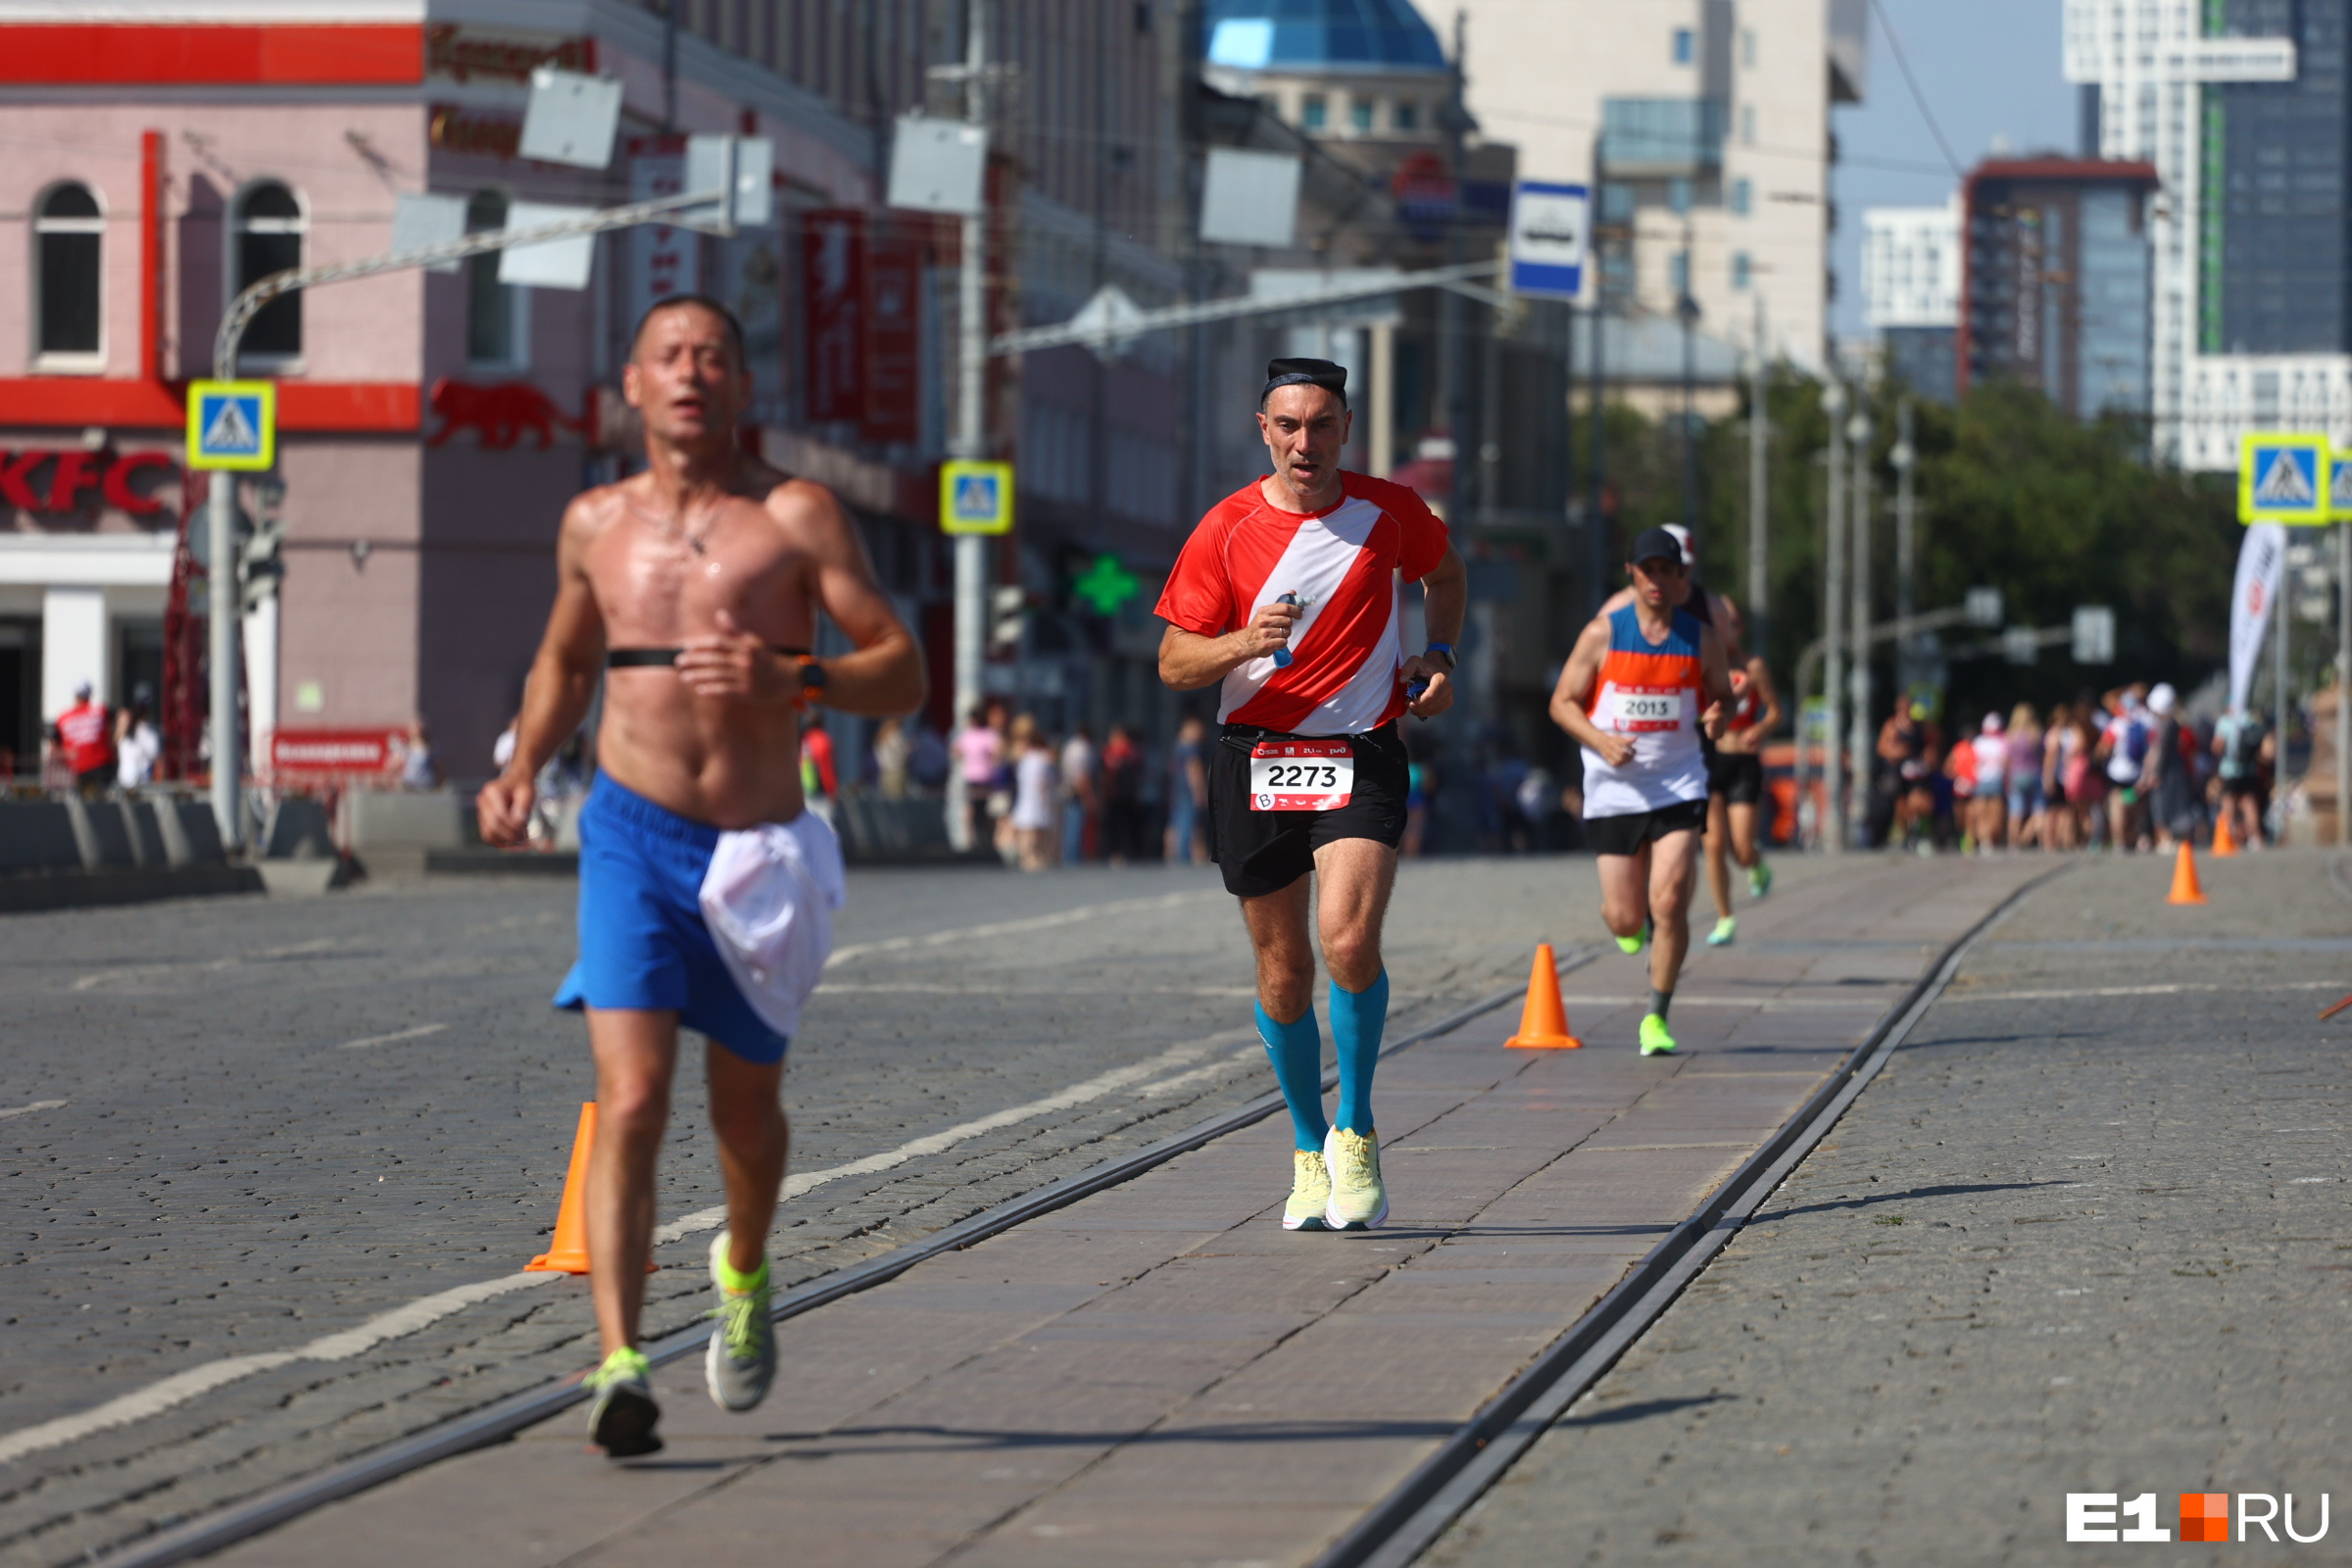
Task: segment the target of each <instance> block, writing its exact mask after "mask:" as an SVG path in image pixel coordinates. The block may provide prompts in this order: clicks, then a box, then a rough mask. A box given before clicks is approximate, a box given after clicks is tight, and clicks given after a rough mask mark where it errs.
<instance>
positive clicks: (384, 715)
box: [0, 0, 928, 780]
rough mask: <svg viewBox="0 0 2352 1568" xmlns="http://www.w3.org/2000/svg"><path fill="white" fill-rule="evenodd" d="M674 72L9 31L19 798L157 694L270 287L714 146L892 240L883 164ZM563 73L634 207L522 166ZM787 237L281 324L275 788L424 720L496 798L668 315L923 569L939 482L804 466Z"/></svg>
mask: <svg viewBox="0 0 2352 1568" xmlns="http://www.w3.org/2000/svg"><path fill="white" fill-rule="evenodd" d="M133 19H135V20H133ZM541 63H554V64H558V65H563V66H566V67H569V68H571V69H575V70H589V71H595V72H599V73H605V74H609V75H613V76H615V77H618V78H619V79H620V80H621V81H622V82H623V83H624V85H625V93H626V96H625V101H624V102H625V108H624V118H623V123H622V131H621V142H622V146H621V150H620V151H619V153H618V154H616V156H615V158H614V160H613V166H612V168H611V169H610V170H609V171H601V172H599V171H584V170H572V169H564V168H558V167H555V166H548V165H537V164H530V163H525V162H523V161H521V160H519V159H516V158H515V157H514V156H513V153H514V147H515V138H516V136H517V135H518V134H519V130H520V124H521V118H522V111H523V106H524V100H525V95H526V91H527V81H528V73H529V72H530V70H531V69H532V68H533V67H534V66H536V65H538V64H541ZM665 118H666V120H667V123H668V126H669V135H665V134H664V131H663V124H664V120H665ZM695 131H736V132H750V133H753V134H758V135H763V136H767V137H770V138H771V139H773V140H774V142H775V143H776V150H777V162H778V166H779V175H778V180H779V185H780V186H781V187H782V188H781V191H780V195H781V197H782V199H783V205H784V207H785V208H786V210H787V212H788V214H789V213H790V212H792V211H795V210H806V209H809V208H824V207H862V206H867V205H869V204H870V203H871V201H872V199H873V196H874V189H873V186H874V174H875V169H876V166H877V161H878V160H877V158H876V154H875V144H874V136H873V132H872V130H871V129H870V127H864V126H859V125H855V124H853V123H850V122H849V121H847V120H846V119H844V118H843V117H841V116H840V115H838V114H836V113H835V112H834V111H832V110H831V109H829V108H827V107H825V106H824V105H823V104H822V103H821V102H819V101H818V100H816V99H814V98H813V97H811V96H810V95H809V94H807V93H804V92H802V91H800V90H799V89H797V88H794V87H792V86H791V85H790V84H789V83H787V82H785V81H783V80H782V79H780V78H779V77H776V76H774V75H772V74H770V73H766V72H763V71H760V70H758V69H756V68H754V67H751V66H749V65H746V64H744V63H743V62H741V61H740V60H737V59H732V58H730V57H729V56H728V55H726V54H724V53H722V52H721V51H719V50H718V49H716V48H714V47H711V46H710V45H708V44H706V43H704V42H703V41H702V40H700V39H697V38H694V37H691V36H689V37H685V38H682V39H680V40H678V48H677V72H676V76H675V79H674V81H666V82H665V80H664V77H663V73H662V26H661V23H660V20H659V19H658V18H656V17H654V16H651V15H649V14H648V13H646V12H645V11H643V10H641V9H639V8H637V7H635V6H631V5H625V4H621V3H618V0H307V3H306V0H187V3H184V4H166V3H162V0H159V3H157V4H155V5H152V6H146V5H142V6H139V7H123V6H119V5H105V4H102V3H92V4H91V5H89V6H88V7H87V15H86V16H83V17H80V18H76V17H75V16H74V14H73V10H72V8H71V7H69V6H60V5H58V4H55V3H53V0H42V3H40V4H37V5H35V4H30V3H22V0H0V144H4V145H5V146H6V147H7V148H8V149H9V153H10V156H8V157H6V158H4V159H0V215H5V216H6V219H7V221H9V222H10V223H12V224H14V225H15V228H16V234H17V240H16V242H14V243H12V242H10V241H8V240H6V239H0V302H15V303H14V304H13V305H12V306H7V307H0V752H14V753H16V754H17V768H18V770H19V771H20V772H21V773H27V772H30V771H32V765H33V764H32V761H31V756H32V755H33V753H32V751H31V748H32V747H34V746H35V745H36V744H37V735H38V733H39V730H40V728H41V726H42V725H43V724H44V723H45V722H46V721H47V720H49V719H51V718H53V717H54V716H55V715H56V714H57V713H58V712H59V711H62V710H63V709H64V708H65V707H66V706H67V705H68V704H69V703H71V701H72V700H73V690H74V688H75V687H77V686H78V685H80V684H81V683H83V682H88V683H89V684H91V685H92V686H94V687H95V688H96V689H97V691H98V692H99V693H100V695H101V696H102V697H104V698H106V699H108V700H111V701H114V702H118V703H119V702H123V701H127V700H129V699H130V698H131V697H132V695H133V693H134V692H135V691H136V690H137V689H138V688H140V687H142V686H145V687H150V688H156V689H157V690H158V692H159V695H160V687H161V682H162V678H163V664H164V657H163V644H164V620H165V612H166V604H167V598H168V595H169V592H170V585H171V581H172V557H173V550H174V546H175V542H176V539H177V537H178V531H179V524H180V519H181V516H182V514H183V513H184V512H185V511H186V509H187V508H188V506H189V505H190V503H191V500H192V499H193V498H194V495H196V494H201V481H198V482H197V483H194V484H190V483H188V482H187V481H186V479H185V476H183V475H182V473H181V471H180V467H179V459H180V455H181V443H182V429H181V424H182V419H181V407H182V396H183V386H182V383H184V381H185V380H186V379H188V378H190V377H194V376H202V375H209V374H210V373H211V367H212V358H213V342H214V336H215V332H216V329H217V327H218V325H219V322H220V319H221V314H222V311H223V309H224V307H225V305H226V303H227V301H228V300H229V299H230V298H231V297H233V296H234V294H235V293H236V291H237V289H238V288H239V287H241V286H242V285H243V284H244V283H246V282H249V281H251V280H252V279H253V278H255V277H258V276H261V275H266V274H267V273H268V272H270V271H274V270H278V269H280V268H283V267H286V266H293V265H312V264H316V263H320V262H330V261H335V260H340V259H347V258H355V257H362V256H368V255H371V254H375V253H379V252H383V251H386V250H388V249H390V248H391V245H392V225H393V211H394V202H395V198H396V196H398V195H400V194H403V193H415V192H424V191H431V192H436V193H442V194H448V195H455V196H460V197H463V198H465V199H466V201H467V203H468V204H469V207H468V219H469V223H471V224H472V225H474V226H499V225H501V224H503V222H504V221H505V219H506V215H507V211H508V209H509V207H510V206H511V205H512V204H513V203H516V202H543V203H562V204H569V205H580V206H603V205H610V204H613V203H617V202H620V201H625V200H628V199H630V198H632V197H633V196H638V195H643V194H647V193H650V192H651V191H653V190H656V189H660V188H662V181H664V180H665V179H667V180H674V179H675V177H676V173H677V163H678V159H677V156H676V153H677V147H678V143H677V142H676V141H674V140H673V139H670V138H671V137H672V136H682V135H684V134H687V133H690V132H695ZM672 188H674V186H673V187H672ZM790 231H791V230H790V220H789V218H788V219H787V221H786V222H785V223H783V224H780V225H779V226H778V228H777V229H776V230H775V231H774V232H770V233H762V234H750V235H744V236H740V237H738V238H736V239H733V240H726V241H720V240H716V239H711V238H709V237H706V236H699V235H695V234H692V233H688V232H685V231H681V230H673V229H640V230H634V231H628V232H623V233H618V234H613V235H608V236H604V237H603V238H601V239H600V240H599V241H598V253H597V259H596V270H595V274H594V277H593V279H592V282H591V285H590V286H589V287H588V288H587V289H584V290H581V291H578V292H570V291H564V290H557V289H545V288H537V289H525V288H514V287H508V286H505V285H501V284H499V283H498V282H497V280H496V271H495V266H496V264H495V261H494V260H493V261H491V262H483V263H471V264H467V265H466V267H463V268H461V269H459V270H454V271H450V272H422V271H408V272H398V273H391V274H386V275H381V276H377V277H373V278H368V279H365V280H361V281H356V282H348V283H335V284H331V285H326V286H322V287H319V288H318V289H315V290H312V291H308V292H306V293H304V294H302V295H299V296H296V297H294V300H293V302H292V303H293V309H291V310H281V309H279V308H278V307H272V308H271V312H270V313H268V314H265V316H264V317H263V318H261V319H257V321H256V322H255V323H254V326H253V328H252V329H251V330H250V331H249V332H248V334H247V337H246V352H245V355H244V360H243V366H242V368H243V370H244V371H245V372H246V373H251V374H265V375H269V376H270V377H272V378H274V379H276V380H277V381H278V383H279V387H280V393H279V407H280V419H279V423H280V436H279V446H278V451H279V454H280V457H279V462H278V467H277V470H276V472H275V473H274V474H272V475H270V476H267V478H266V479H264V480H263V481H262V482H258V483H257V482H252V481H248V482H246V483H244V484H243V485H242V486H241V489H240V495H241V498H242V500H243V502H244V504H245V506H246V509H247V511H248V513H249V514H250V515H254V516H256V517H257V518H259V519H260V520H261V521H262V522H263V523H264V524H265V525H268V524H270V523H272V522H274V523H275V524H276V525H277V526H278V527H279V528H281V529H282V544H281V545H280V547H279V549H278V552H277V563H278V565H279V567H280V568H281V569H280V572H279V574H278V575H277V576H276V578H275V591H274V592H273V593H272V592H270V591H269V585H268V583H267V582H264V583H263V584H261V586H260V589H259V591H258V592H257V594H256V596H255V597H256V601H257V602H256V603H255V604H254V606H253V608H252V609H251V611H250V613H248V615H247V617H246V622H245V646H246V649H247V670H248V697H247V702H248V721H249V724H250V726H251V729H252V730H253V732H254V740H255V748H254V754H255V755H256V756H257V758H260V759H267V757H268V756H269V752H268V737H269V735H270V732H272V731H273V730H275V729H277V728H280V727H283V728H287V729H289V730H290V729H296V728H306V729H307V728H319V729H325V728H375V727H386V726H396V725H405V724H406V723H408V722H409V721H410V720H411V719H412V718H414V717H422V718H424V719H426V720H427V721H428V722H429V723H431V724H432V726H433V728H434V731H435V735H436V741H437V744H438V747H439V750H440V752H441V755H442V757H443V760H444V765H445V767H446V768H447V770H448V772H449V773H450V774H451V775H452V776H453V777H456V778H458V779H461V780H463V779H467V778H476V779H478V778H480V777H482V776H485V775H486V774H487V773H488V772H489V771H490V760H489V759H490V747H491V744H492V742H493V740H494V739H495V737H496V736H497V734H498V732H499V730H500V729H501V728H502V727H503V726H504V725H505V723H506V722H507V719H508V717H509V716H510V715H511V714H512V712H513V711H514V710H515V706H516V703H517V701H518V698H519V695H520V690H521V681H522V677H523V674H524V671H525V669H526V668H527V666H528V663H529V660H530V655H531V651H532V649H533V647H534V645H535V642H536V638H537V633H538V630H539V627H540V625H541V623H542V621H543V619H544V616H545V613H546V611H547V607H548V603H549V600H550V596H551V593H552V590H553V586H554V573H553V564H554V550H553V546H554V540H555V536H556V530H557V526H558V522H559V519H560V517H561V515H562V512H563V509H564V503H565V502H566V501H567V500H568V498H569V497H570V496H571V495H573V494H574V493H575V492H576V491H578V490H579V489H580V488H582V486H583V485H585V484H588V483H592V482H597V481H600V480H603V479H606V478H609V477H612V476H613V475H614V474H615V473H616V472H617V471H618V462H619V459H618V456H617V452H616V447H617V445H618V443H619V442H620V441H621V440H622V439H623V436H624V434H625V432H624V431H623V429H622V427H621V426H620V425H619V424H618V422H617V421H616V420H615V419H614V417H613V407H614V400H613V397H612V395H611V389H612V388H613V387H615V386H616V385H617V382H618V366H619V363H620V360H621V358H622V357H623V355H624V353H625V347H624V340H625V336H626V331H627V326H628V324H629V323H630V322H632V321H633V320H634V319H635V317H636V315H637V314H638V313H639V312H641V311H642V309H643V307H644V306H645V305H646V304H648V303H650V302H651V301H652V299H654V298H657V297H659V296H660V295H661V294H663V293H668V292H674V291H676V290H679V289H690V288H700V289H703V290H704V291H707V292H711V293H714V294H719V295H721V296H722V297H726V298H728V299H729V300H730V302H731V303H733V304H734V305H735V306H736V307H737V309H738V310H739V311H740V313H741V314H742V315H743V317H744V319H745V322H746V325H747V328H748V330H749V333H750V336H751V339H752V343H753V347H754V357H755V379H756V382H757V383H758V385H759V387H760V394H761V397H762V400H763V402H762V420H763V422H764V423H766V424H768V425H769V432H768V438H769V440H770V441H771V443H773V444H777V445H778V446H779V448H783V447H788V448H790V453H789V455H790V456H792V457H794V458H797V459H799V460H801V461H800V464H799V466H804V467H819V468H826V469H829V471H827V472H826V473H825V475H824V476H826V477H830V478H833V479H834V480H836V481H837V483H839V484H840V485H841V486H842V487H843V488H844V490H845V492H847V493H848V494H849V495H850V497H851V499H852V500H853V501H856V502H858V503H859V504H860V505H862V506H864V507H867V508H870V509H872V510H874V511H875V512H876V513H891V512H894V511H895V512H896V513H898V514H899V515H901V516H902V518H906V517H909V516H910V515H911V516H912V518H913V520H911V521H908V522H907V533H908V535H909V545H910V548H911V546H912V545H913V544H916V543H919V536H920V535H921V534H922V533H924V532H927V531H928V528H927V522H926V521H925V520H923V519H921V518H920V517H919V510H920V505H921V502H920V498H921V496H922V494H923V485H922V483H921V482H920V480H921V475H922V473H923V471H924V470H923V466H922V465H921V464H920V463H919V462H918V461H917V457H918V454H916V453H914V452H913V451H911V450H909V451H907V452H906V453H902V454H898V455H897V458H898V461H897V462H896V463H895V464H894V462H893V461H890V459H889V458H888V457H887V456H886V457H885V458H884V459H883V460H882V461H876V460H874V459H873V458H871V457H870V456H868V457H861V456H858V455H855V454H851V453H847V452H840V451H835V450H832V449H829V448H824V447H822V446H821V445H819V444H816V443H812V442H809V441H808V440H807V439H805V438H789V437H787V436H786V435H785V434H784V431H783V429H782V426H783V425H785V424H786V423H787V422H788V421H789V420H790V417H791V409H790V403H789V398H788V396H787V393H788V387H787V385H786V376H785V366H786V364H787V357H788V347H789V345H788V344H787V342H786V338H787V336H788V334H787V332H786V329H785V319H786V316H787V314H788V313H787V309H786V303H787V299H788V296H789V289H788V287H787V286H786V279H787V276H788V273H789V271H790V269H789V267H788V265H787V264H788V255H787V252H788V245H787V238H788V235H789V233H790ZM600 389H602V390H600ZM779 455H783V454H782V452H781V451H779ZM195 532H196V534H197V535H198V536H199V537H201V534H202V532H203V530H202V528H201V527H199V528H198V529H196V530H195ZM918 565H919V564H918ZM916 569H917V566H916V565H909V566H907V572H912V571H915V570H916ZM905 574H906V573H905V572H903V573H902V575H905Z"/></svg>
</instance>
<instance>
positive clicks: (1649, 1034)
mask: <svg viewBox="0 0 2352 1568" xmlns="http://www.w3.org/2000/svg"><path fill="white" fill-rule="evenodd" d="M1676 1049H1677V1048H1676V1046H1675V1043H1674V1036H1672V1035H1670V1034H1668V1033H1667V1032H1666V1020H1665V1019H1663V1018H1661V1017H1659V1016H1658V1015H1657V1014H1656V1013H1654V1012H1650V1013H1644V1014H1642V1054H1643V1055H1644V1056H1671V1055H1673V1054H1674V1053H1675V1051H1676Z"/></svg>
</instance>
